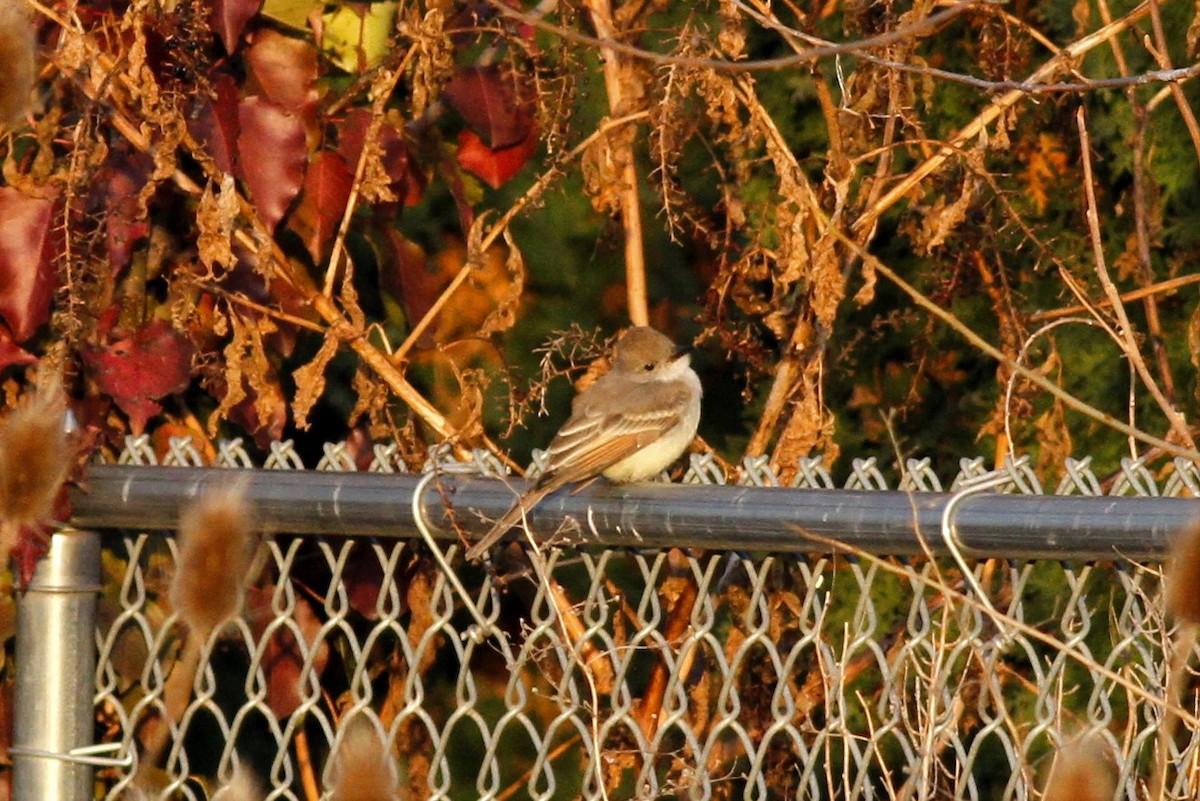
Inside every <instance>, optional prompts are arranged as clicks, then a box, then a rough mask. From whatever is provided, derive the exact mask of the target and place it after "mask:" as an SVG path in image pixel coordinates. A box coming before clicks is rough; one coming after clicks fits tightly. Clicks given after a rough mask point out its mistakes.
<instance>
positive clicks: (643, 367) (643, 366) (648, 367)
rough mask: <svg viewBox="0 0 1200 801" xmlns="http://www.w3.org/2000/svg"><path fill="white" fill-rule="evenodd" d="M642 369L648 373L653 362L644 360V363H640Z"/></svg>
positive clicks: (651, 368)
mask: <svg viewBox="0 0 1200 801" xmlns="http://www.w3.org/2000/svg"><path fill="white" fill-rule="evenodd" d="M642 369H643V370H645V371H646V372H647V373H648V372H650V371H651V370H653V369H654V364H653V363H652V362H646V363H645V364H643V365H642Z"/></svg>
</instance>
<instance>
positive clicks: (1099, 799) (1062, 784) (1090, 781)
mask: <svg viewBox="0 0 1200 801" xmlns="http://www.w3.org/2000/svg"><path fill="white" fill-rule="evenodd" d="M1116 789H1117V784H1116V780H1115V779H1114V778H1113V772H1112V767H1111V766H1110V765H1109V763H1108V760H1106V759H1105V758H1104V746H1103V745H1102V743H1101V741H1100V740H1098V739H1091V738H1088V739H1084V740H1080V741H1078V742H1074V743H1071V744H1069V745H1067V746H1066V747H1065V748H1063V749H1062V750H1060V751H1059V752H1058V754H1057V755H1056V756H1055V758H1054V767H1053V768H1052V769H1051V770H1050V778H1049V780H1048V781H1047V782H1046V794H1045V795H1044V796H1043V797H1042V801H1112V797H1113V794H1114V793H1115V792H1116Z"/></svg>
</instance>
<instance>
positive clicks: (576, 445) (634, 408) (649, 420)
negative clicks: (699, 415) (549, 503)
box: [538, 387, 688, 487]
mask: <svg viewBox="0 0 1200 801" xmlns="http://www.w3.org/2000/svg"><path fill="white" fill-rule="evenodd" d="M687 397H688V394H687V390H686V388H683V387H681V388H680V390H679V392H678V393H668V394H665V395H664V394H663V393H662V392H661V391H659V392H656V393H651V394H650V397H642V396H637V395H635V396H634V397H629V398H623V399H621V402H620V403H619V404H612V403H610V404H604V403H585V404H579V405H578V407H577V408H576V410H575V413H574V414H572V415H571V418H570V419H569V420H567V422H566V423H565V424H564V425H563V427H562V428H561V429H559V432H558V434H556V435H555V437H554V439H553V440H552V441H551V443H550V447H549V448H548V449H547V451H546V469H545V471H544V472H543V473H542V476H541V478H540V479H539V480H538V485H539V486H553V487H561V486H563V485H564V484H570V483H573V482H575V481H583V480H584V479H588V478H593V477H595V476H597V475H599V474H600V473H602V472H604V471H605V470H607V469H608V468H609V467H612V466H613V465H614V464H616V463H617V462H619V461H621V460H622V459H624V458H625V457H626V456H629V455H631V454H633V453H636V452H637V451H638V450H639V449H641V448H643V447H645V446H646V445H648V444H650V443H651V442H654V441H655V440H656V439H658V438H659V437H661V436H662V435H663V434H665V433H667V432H668V431H670V430H671V429H672V428H674V427H675V426H676V425H678V423H679V418H680V415H681V414H682V413H683V411H684V409H685V408H686V402H687ZM614 407H615V408H614Z"/></svg>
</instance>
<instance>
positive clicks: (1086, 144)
mask: <svg viewBox="0 0 1200 801" xmlns="http://www.w3.org/2000/svg"><path fill="white" fill-rule="evenodd" d="M1075 122H1076V124H1077V125H1078V127H1079V149H1080V155H1081V157H1082V158H1083V191H1084V197H1085V198H1086V199H1087V212H1086V216H1087V223H1088V232H1089V234H1090V235H1091V240H1092V255H1093V258H1094V259H1095V261H1096V277H1097V278H1098V279H1099V281H1100V286H1102V287H1103V288H1104V294H1105V296H1106V297H1107V298H1108V300H1109V303H1111V304H1112V308H1113V312H1114V314H1115V315H1116V317H1117V323H1118V331H1119V332H1120V334H1121V336H1122V338H1123V339H1124V347H1123V348H1122V350H1123V351H1124V353H1125V356H1126V357H1127V358H1128V359H1129V361H1130V363H1131V364H1132V365H1133V367H1134V369H1135V370H1137V374H1138V376H1140V377H1141V379H1142V383H1143V384H1145V385H1146V389H1148V390H1149V391H1150V394H1151V396H1152V397H1153V398H1154V400H1155V401H1156V402H1157V403H1158V406H1159V408H1160V409H1161V410H1162V412H1163V414H1164V415H1166V417H1167V420H1168V421H1170V423H1171V430H1172V431H1174V432H1175V435H1176V436H1177V437H1179V439H1180V441H1182V442H1183V443H1184V444H1186V445H1187V446H1188V448H1190V449H1192V450H1195V449H1196V442H1195V440H1194V439H1192V432H1191V431H1190V430H1188V425H1187V421H1186V420H1185V419H1184V418H1183V415H1182V414H1181V413H1180V412H1179V410H1178V409H1176V408H1175V405H1174V404H1173V403H1171V402H1170V401H1169V400H1168V399H1167V397H1166V396H1165V395H1164V394H1163V392H1162V389H1160V388H1159V386H1158V382H1157V381H1155V380H1154V376H1152V375H1151V374H1150V369H1149V368H1148V367H1146V361H1145V359H1143V358H1142V353H1141V350H1140V349H1139V348H1138V342H1137V335H1136V333H1135V332H1134V330H1133V325H1132V324H1131V323H1130V322H1129V315H1128V314H1126V313H1125V304H1124V303H1122V302H1121V296H1120V293H1118V292H1117V288H1116V286H1114V285H1113V282H1112V279H1111V278H1110V277H1109V275H1108V267H1107V265H1106V264H1105V259H1104V244H1103V241H1102V239H1101V236H1100V215H1099V212H1098V211H1097V209H1096V187H1095V184H1094V183H1093V180H1092V158H1091V139H1090V137H1089V136H1088V131H1087V123H1086V122H1085V119H1084V112H1083V107H1082V106H1080V107H1079V109H1078V110H1077V111H1076V113H1075Z"/></svg>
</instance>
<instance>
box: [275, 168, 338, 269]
mask: <svg viewBox="0 0 1200 801" xmlns="http://www.w3.org/2000/svg"><path fill="white" fill-rule="evenodd" d="M353 183H354V176H353V174H351V172H350V168H349V167H348V166H347V165H346V162H345V161H344V160H343V159H342V157H341V156H339V155H338V154H337V153H330V152H328V151H323V152H321V153H318V154H317V157H316V159H315V160H314V161H313V163H312V164H311V165H309V168H308V173H307V174H306V175H305V176H304V193H303V194H302V195H301V196H300V205H299V206H297V207H296V213H295V214H293V215H292V217H291V220H290V221H289V223H288V224H289V225H290V226H291V228H292V230H294V231H295V232H296V233H297V234H299V235H300V238H301V239H303V240H304V246H305V247H306V248H308V252H309V253H311V254H312V257H313V261H314V262H316V263H317V264H320V263H321V262H322V261H323V259H324V245H325V243H326V242H328V241H329V239H330V238H331V237H332V236H333V235H334V233H336V232H337V230H338V227H339V226H340V225H341V222H342V215H343V214H344V213H345V211H346V203H347V202H348V201H349V200H350V187H351V185H352V184H353Z"/></svg>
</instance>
